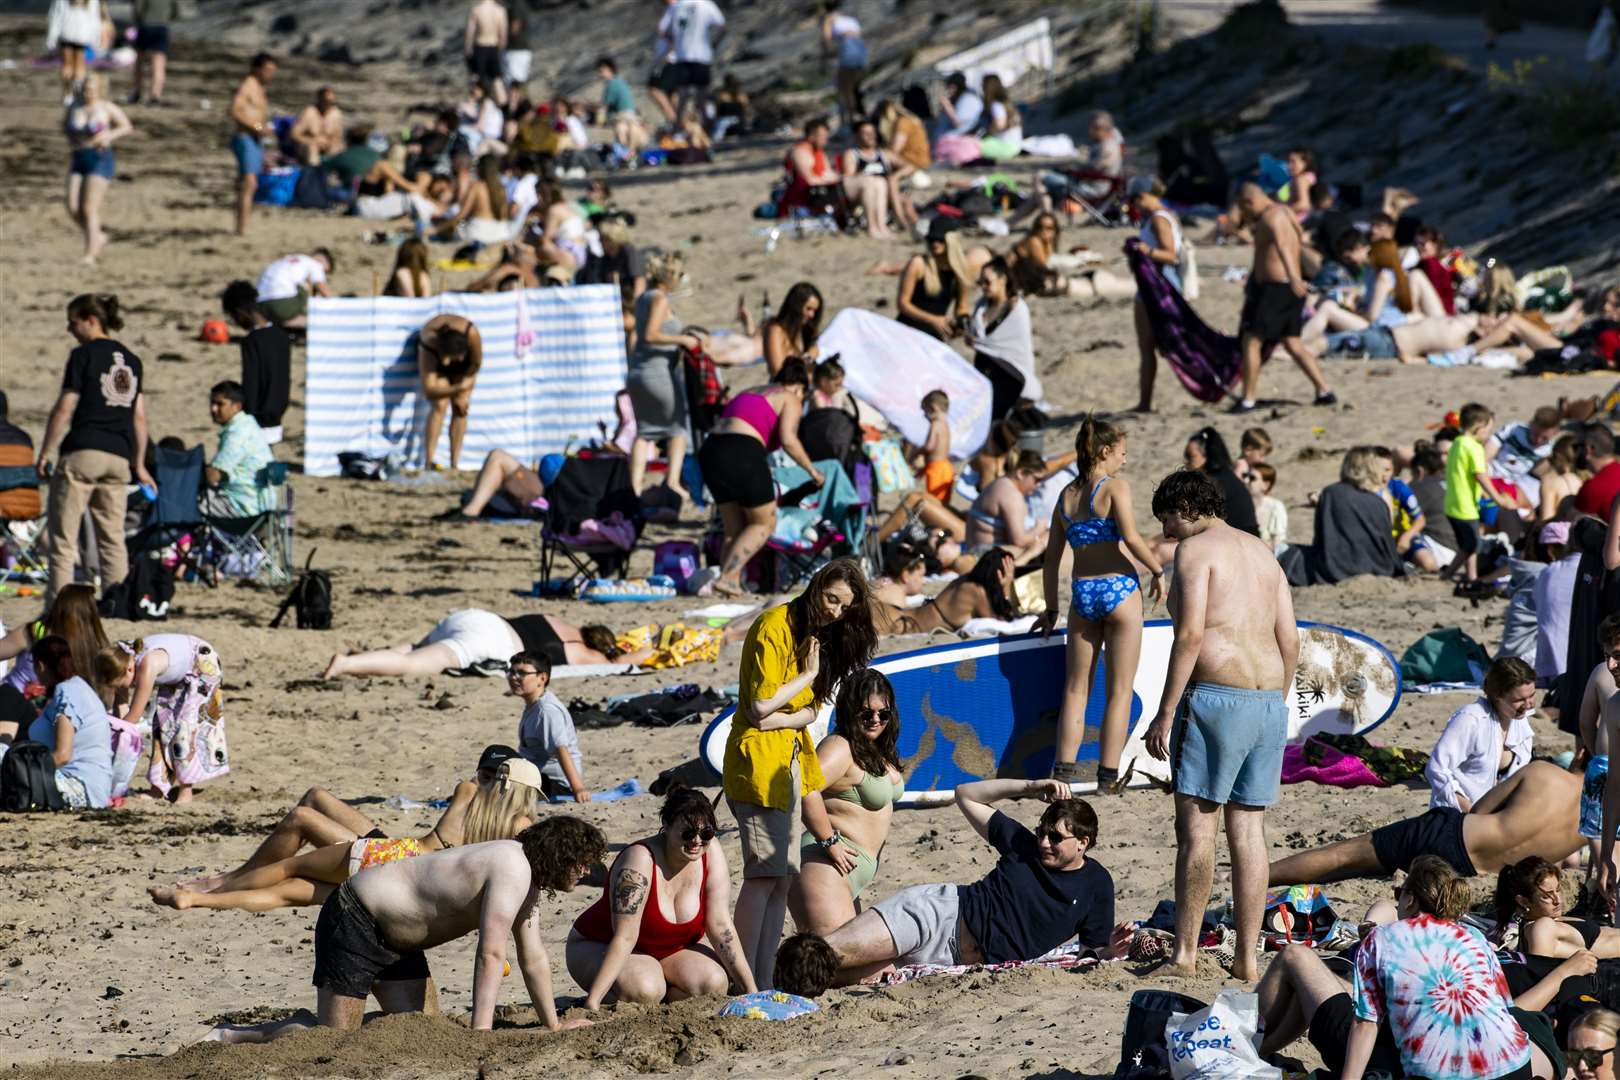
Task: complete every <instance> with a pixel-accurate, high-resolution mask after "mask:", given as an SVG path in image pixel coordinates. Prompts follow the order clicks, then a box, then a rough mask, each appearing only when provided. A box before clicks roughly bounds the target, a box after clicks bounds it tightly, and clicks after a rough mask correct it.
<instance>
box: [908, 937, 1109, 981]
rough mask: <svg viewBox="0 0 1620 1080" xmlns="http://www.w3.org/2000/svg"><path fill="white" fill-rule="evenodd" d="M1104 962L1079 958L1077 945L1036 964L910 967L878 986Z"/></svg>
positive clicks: (1081, 967) (1059, 949)
mask: <svg viewBox="0 0 1620 1080" xmlns="http://www.w3.org/2000/svg"><path fill="white" fill-rule="evenodd" d="M1101 963H1102V961H1101V960H1098V959H1097V958H1096V957H1095V956H1082V955H1080V946H1079V945H1078V944H1076V943H1074V942H1070V943H1069V944H1067V945H1059V946H1058V947H1057V948H1055V949H1053V950H1052V951H1051V952H1049V953H1047V954H1046V955H1045V956H1040V957H1037V958H1035V959H1034V960H1008V961H1006V962H1005V963H1001V964H908V965H906V966H905V967H897V968H895V969H894V970H892V971H886V972H884V973H883V974H882V975H880V976H879V977H878V978H877V980H876V985H878V986H898V985H900V984H901V983H908V982H910V981H911V980H913V979H921V978H923V977H924V976H925V975H967V974H971V973H973V972H979V971H1015V970H1017V969H1018V968H1028V967H1046V968H1059V969H1063V970H1069V971H1084V970H1086V969H1088V968H1093V967H1096V966H1097V965H1099V964H1101Z"/></svg>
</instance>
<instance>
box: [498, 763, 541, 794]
mask: <svg viewBox="0 0 1620 1080" xmlns="http://www.w3.org/2000/svg"><path fill="white" fill-rule="evenodd" d="M501 764H502V766H503V767H504V768H505V769H506V778H507V779H508V780H510V781H511V782H512V783H514V784H522V785H524V786H525V787H532V788H534V790H536V791H539V790H540V770H539V769H538V768H536V767H535V764H534V762H532V761H530V760H529V759H528V758H521V757H514V758H508V759H507V760H506V761H504V762H502V763H501Z"/></svg>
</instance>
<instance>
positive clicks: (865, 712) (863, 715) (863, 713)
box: [855, 709, 894, 724]
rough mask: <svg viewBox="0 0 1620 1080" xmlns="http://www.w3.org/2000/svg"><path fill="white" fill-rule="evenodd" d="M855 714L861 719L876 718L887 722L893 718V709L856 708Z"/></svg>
mask: <svg viewBox="0 0 1620 1080" xmlns="http://www.w3.org/2000/svg"><path fill="white" fill-rule="evenodd" d="M855 715H856V716H857V717H859V718H860V719H861V720H863V721H864V720H871V719H874V718H875V719H878V720H881V721H883V722H884V723H885V724H887V723H888V722H889V721H890V720H893V719H894V710H893V709H856V710H855Z"/></svg>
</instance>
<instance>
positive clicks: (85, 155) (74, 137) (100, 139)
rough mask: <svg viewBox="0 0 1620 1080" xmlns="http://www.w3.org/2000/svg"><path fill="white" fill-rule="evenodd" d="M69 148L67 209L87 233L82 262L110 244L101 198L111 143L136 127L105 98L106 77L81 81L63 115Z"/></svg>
mask: <svg viewBox="0 0 1620 1080" xmlns="http://www.w3.org/2000/svg"><path fill="white" fill-rule="evenodd" d="M62 128H63V130H64V131H65V132H66V133H67V140H68V147H69V148H70V149H71V150H72V151H73V154H72V157H71V159H70V160H69V164H68V183H67V212H68V217H71V218H72V219H73V220H74V222H75V223H76V224H77V225H78V226H79V229H80V231H82V232H83V233H84V262H85V263H87V264H88V263H93V262H95V261H96V256H97V255H99V254H101V249H102V248H104V247H106V246H107V234H106V233H104V232H102V230H101V200H102V199H103V198H105V197H106V194H107V185H108V184H110V183H112V179H113V175H114V170H115V162H114V157H113V149H112V144H113V143H114V141H116V140H118V139H122V138H123V137H124V136H125V135H128V134H129V133H130V132H132V131H134V130H135V126H134V125H133V124H131V123H130V122H129V117H128V116H126V115H124V110H123V109H120V108H119V107H118V106H117V105H116V104H114V103H113V102H111V101H108V100H107V76H105V75H99V74H98V75H92V76H90V77H89V78H88V79H85V80H84V81H83V82H82V83H81V84H80V85H79V92H78V94H77V95H76V96H75V97H74V98H73V99H71V100H70V101H69V102H68V107H67V115H66V116H65V117H64V118H63V120H62Z"/></svg>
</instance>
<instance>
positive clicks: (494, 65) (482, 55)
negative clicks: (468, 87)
mask: <svg viewBox="0 0 1620 1080" xmlns="http://www.w3.org/2000/svg"><path fill="white" fill-rule="evenodd" d="M467 70H468V71H470V72H472V75H473V78H475V79H477V80H479V81H480V82H486V83H490V84H494V83H498V82H504V81H505V80H506V77H505V76H504V75H503V74H502V73H501V47H500V46H499V45H474V46H473V51H472V55H471V56H469V57H467Z"/></svg>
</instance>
